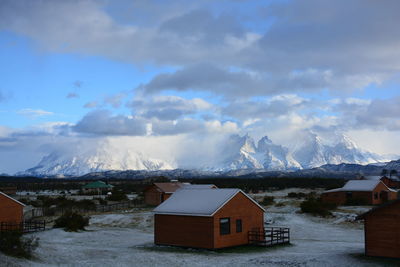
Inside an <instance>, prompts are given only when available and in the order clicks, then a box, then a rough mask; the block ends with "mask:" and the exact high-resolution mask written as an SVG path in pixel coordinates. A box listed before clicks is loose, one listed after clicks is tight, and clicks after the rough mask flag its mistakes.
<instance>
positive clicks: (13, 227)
mask: <svg viewBox="0 0 400 267" xmlns="http://www.w3.org/2000/svg"><path fill="white" fill-rule="evenodd" d="M44 230H46V221H24V222H21V223H13V222H0V232H6V231H22V232H23V233H33V232H39V231H44Z"/></svg>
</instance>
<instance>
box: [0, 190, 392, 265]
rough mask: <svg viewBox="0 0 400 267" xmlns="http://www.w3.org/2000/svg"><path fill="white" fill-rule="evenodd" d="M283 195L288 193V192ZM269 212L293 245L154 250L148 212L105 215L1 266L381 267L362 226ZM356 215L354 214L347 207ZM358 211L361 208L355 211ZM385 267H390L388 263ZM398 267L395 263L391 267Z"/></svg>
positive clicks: (44, 239) (53, 235) (46, 238)
mask: <svg viewBox="0 0 400 267" xmlns="http://www.w3.org/2000/svg"><path fill="white" fill-rule="evenodd" d="M284 194H285V195H286V194H287V192H285V193H284ZM289 207H290V206H288V207H287V208H285V207H281V209H279V208H277V209H276V212H273V211H272V210H270V209H267V212H266V215H265V218H266V219H269V220H272V221H274V226H287V227H290V231H291V243H292V245H289V246H282V247H276V248H266V249H259V248H258V249H255V250H247V251H245V252H243V251H242V252H240V251H231V252H229V253H227V252H223V251H222V252H213V251H204V250H195V249H182V248H166V247H161V248H160V247H157V246H154V245H153V238H154V237H153V221H152V213H151V212H149V211H146V210H144V211H137V210H135V211H133V212H129V213H123V214H102V215H94V216H92V217H91V220H90V226H89V227H88V228H87V231H83V232H79V233H71V232H65V231H63V230H60V229H53V230H49V231H45V232H40V233H36V234H35V235H36V236H38V237H39V238H40V246H39V248H38V250H37V251H36V252H35V255H36V257H37V259H35V260H31V261H28V260H22V259H14V258H10V257H7V256H4V255H3V254H0V265H1V266H3V265H4V266H60V265H61V266H96V267H97V266H191V267H192V266H260V265H264V266H381V265H382V264H381V262H379V261H376V260H374V261H370V260H369V259H366V258H363V257H361V256H354V255H362V254H363V252H364V231H363V229H362V224H354V223H345V224H343V223H340V224H337V223H335V220H337V218H328V219H326V218H318V217H312V216H309V215H306V214H299V213H297V211H298V209H299V208H298V207H295V206H293V207H291V208H290V209H289ZM348 209H349V210H348V211H349V213H346V212H344V214H352V213H353V210H354V209H351V208H348ZM357 209H360V210H359V211H361V208H357ZM385 264H387V263H385ZM393 266H395V264H393Z"/></svg>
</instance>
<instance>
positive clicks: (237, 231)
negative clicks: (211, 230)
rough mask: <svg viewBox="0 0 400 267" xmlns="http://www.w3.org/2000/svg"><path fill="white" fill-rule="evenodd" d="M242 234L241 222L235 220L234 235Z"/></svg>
mask: <svg viewBox="0 0 400 267" xmlns="http://www.w3.org/2000/svg"><path fill="white" fill-rule="evenodd" d="M241 232H242V220H236V233H241Z"/></svg>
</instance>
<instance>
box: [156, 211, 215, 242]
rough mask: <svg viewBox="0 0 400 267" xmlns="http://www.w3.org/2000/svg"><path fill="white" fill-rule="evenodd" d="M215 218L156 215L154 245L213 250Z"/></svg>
mask: <svg viewBox="0 0 400 267" xmlns="http://www.w3.org/2000/svg"><path fill="white" fill-rule="evenodd" d="M213 239H214V232H213V218H212V217H201V216H177V215H162V214H155V215H154V243H155V244H157V245H173V246H182V247H193V248H205V249H213V248H214V247H213V246H214V243H213Z"/></svg>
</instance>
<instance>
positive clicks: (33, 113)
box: [17, 108, 54, 119]
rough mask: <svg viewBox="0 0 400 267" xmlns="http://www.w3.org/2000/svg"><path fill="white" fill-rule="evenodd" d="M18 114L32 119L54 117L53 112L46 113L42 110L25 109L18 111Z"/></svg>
mask: <svg viewBox="0 0 400 267" xmlns="http://www.w3.org/2000/svg"><path fill="white" fill-rule="evenodd" d="M17 114H19V115H22V116H25V117H28V118H30V119H37V118H39V117H44V116H50V115H53V114H54V113H53V112H50V111H45V110H42V109H31V108H25V109H21V110H18V111H17Z"/></svg>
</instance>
